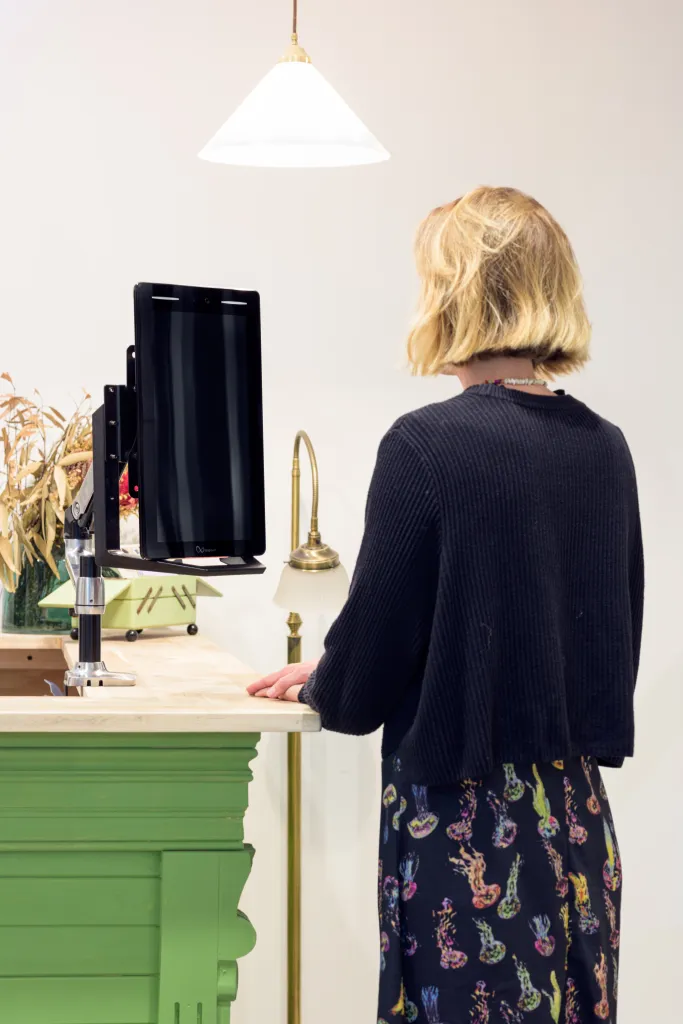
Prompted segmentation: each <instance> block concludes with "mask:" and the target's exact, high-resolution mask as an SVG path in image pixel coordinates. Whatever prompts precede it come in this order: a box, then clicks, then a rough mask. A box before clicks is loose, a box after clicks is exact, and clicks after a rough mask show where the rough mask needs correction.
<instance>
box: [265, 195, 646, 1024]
mask: <svg viewBox="0 0 683 1024" xmlns="http://www.w3.org/2000/svg"><path fill="white" fill-rule="evenodd" d="M416 253H417V265H418V270H419V274H420V277H421V282H422V289H421V301H420V307H419V313H418V316H417V318H416V321H415V324H414V326H413V330H412V333H411V335H410V341H409V354H410V359H411V362H412V365H413V367H414V369H415V371H416V372H417V373H423V374H436V373H448V374H454V375H455V376H457V377H458V378H459V379H460V382H461V384H462V386H463V388H464V390H463V393H462V394H460V395H458V396H457V397H456V398H453V399H451V400H449V401H446V402H442V403H440V404H437V405H432V406H429V407H427V408H425V409H420V410H418V411H417V412H413V413H409V414H408V415H407V416H404V417H402V418H401V419H400V420H399V421H398V422H397V423H396V424H395V425H394V426H393V427H392V428H391V430H390V431H389V433H388V434H387V435H386V437H385V438H384V440H383V441H382V444H381V447H380V451H379V457H378V461H377V466H376V470H375V474H374V477H373V481H372V484H371V487H370V494H369V498H368V506H367V522H366V531H365V537H364V540H363V544H362V548H361V552H360V556H359V560H358V565H357V568H356V572H355V576H354V581H353V585H352V588H351V593H350V596H349V600H348V603H347V605H346V606H345V608H344V609H343V611H342V613H341V615H340V616H339V618H338V619H337V621H336V622H335V624H334V625H333V627H332V629H331V630H330V633H329V636H328V638H327V640H326V645H325V647H326V649H325V654H324V656H323V658H322V659H321V661H320V662H319V664H318V666H317V668H316V666H315V665H313V664H308V665H300V666H290V667H288V668H286V669H284V670H283V671H282V672H278V673H276V674H275V675H273V676H269V677H268V678H266V679H264V680H262V681H261V682H259V683H257V684H255V685H254V686H252V687H251V692H252V693H256V694H258V695H260V696H265V697H271V698H275V699H286V700H301V701H305V702H307V703H308V704H310V705H311V706H312V707H314V708H315V709H316V710H317V711H319V712H320V715H321V716H322V723H323V726H324V727H325V728H327V729H334V730H337V731H339V732H346V733H354V734H359V735H360V734H363V733H369V732H372V731H373V730H375V729H377V728H378V727H379V726H384V738H383V756H384V765H383V773H384V792H383V807H382V826H381V837H380V871H379V884H380V917H381V967H382V971H381V979H380V997H379V1018H380V1021H392V1020H397V1019H398V1020H406V1021H411V1022H412V1021H414V1020H416V1019H419V1020H422V1021H426V1022H429V1024H439V1022H442V1021H448V1022H450V1024H456V1022H459V1021H465V1020H468V1021H471V1022H473V1024H487V1022H489V1021H498V1020H502V1021H505V1022H514V1021H517V1022H521V1021H524V1020H526V1019H527V1018H526V1014H527V1013H529V1012H532V1011H533V1020H534V1021H535V1022H538V1024H541V1022H542V1021H554V1022H557V1021H560V1020H562V1021H563V1022H566V1024H577V1022H583V1021H594V1020H595V1019H596V1018H597V1019H599V1020H610V1021H612V1022H614V1021H615V1020H616V1000H617V970H618V955H619V913H620V895H621V861H620V858H619V852H618V847H617V842H616V836H615V832H614V824H613V821H612V816H611V814H610V809H609V802H608V799H607V794H606V792H605V789H604V784H603V782H602V779H601V777H600V770H599V767H598V766H599V765H608V766H610V767H618V766H620V765H621V764H622V763H623V760H624V758H625V757H628V756H630V755H631V754H632V753H633V691H634V686H635V680H636V672H637V668H638V656H639V648H640V634H641V622H642V605H643V557H642V546H641V537H640V522H639V515H638V499H637V492H636V481H635V475H634V470H633V465H632V462H631V458H630V455H629V451H628V448H627V445H626V441H625V440H624V437H623V435H622V433H621V431H620V430H619V429H618V428H617V427H614V426H612V425H611V424H610V423H608V422H606V421H605V420H603V419H601V418H600V416H598V415H597V414H596V413H594V412H592V411H591V410H590V409H589V408H588V407H587V406H586V405H584V404H583V403H582V402H579V401H578V400H577V399H575V398H572V397H570V396H569V395H566V394H565V393H564V392H563V391H556V392H554V393H553V392H552V391H549V390H548V389H547V379H548V378H550V377H554V376H556V375H559V374H565V373H570V372H572V371H573V370H576V369H579V368H580V367H581V366H583V364H584V363H585V362H586V360H587V358H588V343H589V336H590V327H589V323H588V320H587V318H586V313H585V310H584V305H583V299H582V289H581V280H580V276H579V271H578V267H577V265H576V262H575V258H574V255H573V252H572V249H571V246H570V244H569V241H568V239H567V237H566V235H565V234H564V232H563V231H562V229H561V228H560V227H559V225H558V224H557V223H556V221H555V220H554V219H553V218H552V217H551V216H550V214H549V213H548V212H547V211H546V210H545V209H544V208H543V207H542V206H541V205H540V204H539V203H537V202H535V201H534V200H533V199H531V198H529V197H528V196H526V195H523V194H522V193H520V192H517V191H515V190H514V189H502V188H478V189H476V190H475V191H473V192H471V193H470V194H469V195H466V196H465V197H464V198H462V199H460V200H458V201H457V202H455V203H451V204H449V205H448V206H444V207H442V208H440V209H437V210H434V211H433V212H432V213H431V214H430V215H429V216H428V217H427V218H426V220H425V221H424V223H423V224H422V226H421V227H420V230H419V234H418V238H417V245H416Z"/></svg>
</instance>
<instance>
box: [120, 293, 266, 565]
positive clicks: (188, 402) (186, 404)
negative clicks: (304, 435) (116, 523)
mask: <svg viewBox="0 0 683 1024" xmlns="http://www.w3.org/2000/svg"><path fill="white" fill-rule="evenodd" d="M135 379H136V393H137V446H136V447H137V458H138V479H139V482H140V491H139V498H140V554H141V555H142V557H143V558H148V559H169V558H173V559H175V558H193V559H196V558H221V557H234V558H240V559H249V558H252V557H253V556H255V555H260V554H263V552H264V550H265V511H264V483H263V409H262V391H261V327H260V305H259V296H258V293H257V292H247V291H244V292H243V291H232V290H223V289H220V288H192V287H186V286H182V285H167V284H148V283H145V284H138V285H136V287H135Z"/></svg>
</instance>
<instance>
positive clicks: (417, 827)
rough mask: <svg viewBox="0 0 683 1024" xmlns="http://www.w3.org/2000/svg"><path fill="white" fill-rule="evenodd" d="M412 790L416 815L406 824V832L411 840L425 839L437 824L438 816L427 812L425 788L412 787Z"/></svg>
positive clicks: (427, 804)
mask: <svg viewBox="0 0 683 1024" xmlns="http://www.w3.org/2000/svg"><path fill="white" fill-rule="evenodd" d="M412 790H413V797H414V799H415V807H416V813H415V817H414V818H413V819H412V820H411V821H409V822H408V831H409V832H410V834H411V836H412V837H413V839H426V838H427V836H430V835H431V834H432V832H433V831H434V829H435V828H436V826H437V825H438V824H439V815H438V814H432V812H431V811H430V810H429V803H428V794H427V787H426V786H413V787H412Z"/></svg>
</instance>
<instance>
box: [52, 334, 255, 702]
mask: <svg viewBox="0 0 683 1024" xmlns="http://www.w3.org/2000/svg"><path fill="white" fill-rule="evenodd" d="M92 433H93V457H92V463H91V466H90V469H89V470H88V472H87V474H86V476H85V479H84V480H83V483H82V484H81V486H80V488H79V490H78V494H77V496H76V498H75V499H74V501H73V503H72V504H71V506H70V507H69V508H68V509H67V510H66V513H65V516H64V540H65V548H66V564H67V569H68V571H69V575H70V577H71V579H72V580H73V583H74V586H75V588H76V597H75V602H74V611H75V614H76V615H77V617H78V662H77V663H76V665H75V666H74V667H73V668H72V669H68V670H67V672H66V675H65V677H64V683H65V687H66V688H67V693H68V692H69V688H70V687H77V688H82V687H84V686H133V685H134V684H135V676H133V675H131V674H129V673H122V672H110V671H109V670H108V669H107V667H106V666H105V664H104V662H103V661H102V616H103V614H104V608H105V592H104V580H103V578H102V568H101V567H102V566H107V567H111V568H119V569H134V570H137V571H138V572H140V571H145V570H147V571H148V572H149V571H153V572H168V573H174V574H187V575H192V576H250V575H259V574H260V573H262V572H265V566H263V565H262V564H261V563H260V562H259V561H258V560H257V559H256V558H253V557H233V556H226V557H224V558H220V559H218V563H219V564H218V565H216V564H215V562H213V563H211V562H210V563H208V564H207V562H201V560H200V561H199V562H198V563H190V562H188V561H186V560H183V559H173V558H167V559H148V558H142V557H140V555H139V554H137V553H136V552H131V551H127V550H123V549H122V548H121V537H120V532H119V481H120V477H121V473H122V470H123V468H124V467H125V466H128V481H129V493H130V494H131V495H132V496H134V497H135V496H136V494H137V492H138V472H137V401H136V374H135V348H134V346H132V345H131V346H130V347H129V349H128V353H127V373H126V384H120V385H118V384H108V385H107V386H106V387H105V389H104V401H103V403H102V405H101V406H100V407H99V408H98V409H96V410H95V412H94V413H93V417H92ZM95 526H96V527H97V529H96V530H95Z"/></svg>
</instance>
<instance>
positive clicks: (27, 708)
mask: <svg viewBox="0 0 683 1024" xmlns="http://www.w3.org/2000/svg"><path fill="white" fill-rule="evenodd" d="M3 649H5V650H14V651H17V650H23V649H33V650H56V651H59V650H61V651H62V652H63V655H64V658H65V661H66V662H67V663H68V664H69V665H72V664H73V663H74V662H75V661H77V660H78V645H77V644H74V643H73V642H72V641H70V640H69V639H68V638H65V637H52V636H40V635H39V636H30V635H21V636H18V635H16V634H4V633H0V662H1V659H2V650H3ZM102 656H103V659H104V661H105V663H106V665H107V667H108V668H109V669H111V670H112V671H119V672H125V671H133V672H135V674H136V676H137V681H136V685H135V686H130V687H103V688H101V689H87V690H85V691H84V695H83V697H76V696H71V697H68V698H63V697H50V696H46V697H5V696H0V733H9V732H13V733H22V732H61V733H63V732H79V733H80V732H97V733H108V732H114V733H126V732H130V733H145V732H152V733H162V732H172V733H183V732H188V733H191V732H198V733H211V732H220V733H223V732H318V731H319V730H320V718H319V716H318V715H317V714H316V712H314V711H312V710H311V709H310V708H308V707H306V705H303V704H294V703H291V702H285V701H282V702H280V701H269V700H265V699H259V698H255V697H250V696H249V695H248V694H247V693H246V692H245V689H246V686H247V685H248V684H249V683H250V682H252V681H253V680H254V679H257V678H258V676H257V675H256V674H255V673H254V672H252V671H251V670H250V669H249V668H248V666H246V665H244V664H243V663H242V662H240V661H239V660H238V659H237V658H235V657H233V656H232V655H231V654H230V653H229V652H227V651H223V650H221V648H219V647H218V646H217V645H216V644H214V643H212V642H211V641H210V640H207V639H206V638H205V637H202V636H195V637H190V636H187V635H186V634H182V633H178V632H173V631H171V630H165V631H161V630H160V631H156V632H155V633H153V634H150V635H145V636H142V637H141V638H140V639H139V640H138V641H136V642H135V643H133V644H130V643H127V642H126V641H124V640H120V639H116V640H107V639H105V641H104V643H103V645H102Z"/></svg>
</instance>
